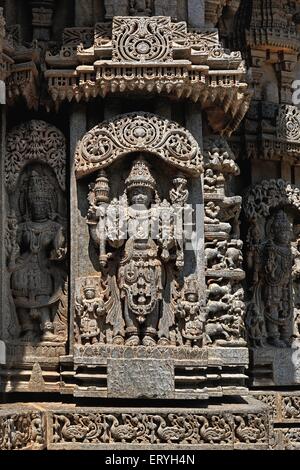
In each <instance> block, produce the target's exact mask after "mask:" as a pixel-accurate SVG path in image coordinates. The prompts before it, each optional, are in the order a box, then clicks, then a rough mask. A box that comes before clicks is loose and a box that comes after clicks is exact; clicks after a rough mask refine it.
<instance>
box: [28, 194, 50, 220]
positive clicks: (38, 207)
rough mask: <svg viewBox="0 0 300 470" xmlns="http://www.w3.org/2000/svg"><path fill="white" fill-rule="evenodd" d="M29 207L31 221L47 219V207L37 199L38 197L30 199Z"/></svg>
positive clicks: (42, 201)
mask: <svg viewBox="0 0 300 470" xmlns="http://www.w3.org/2000/svg"><path fill="white" fill-rule="evenodd" d="M29 206H30V215H31V220H33V221H35V222H38V221H42V220H46V219H48V207H47V203H46V202H45V201H44V200H42V199H39V198H38V197H37V198H36V199H31V200H30V203H29Z"/></svg>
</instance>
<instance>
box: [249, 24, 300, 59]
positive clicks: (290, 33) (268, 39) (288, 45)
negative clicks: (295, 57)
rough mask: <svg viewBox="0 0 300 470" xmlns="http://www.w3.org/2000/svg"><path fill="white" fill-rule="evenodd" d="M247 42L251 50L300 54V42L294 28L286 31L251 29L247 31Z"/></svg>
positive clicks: (291, 27)
mask: <svg viewBox="0 0 300 470" xmlns="http://www.w3.org/2000/svg"><path fill="white" fill-rule="evenodd" d="M246 42H247V45H248V46H249V47H251V49H259V50H264V51H266V50H271V52H277V51H278V50H279V51H283V52H287V53H290V54H295V53H297V52H299V49H300V41H299V38H298V36H297V31H296V28H295V27H294V26H290V27H289V28H286V29H279V28H251V29H250V30H249V31H246Z"/></svg>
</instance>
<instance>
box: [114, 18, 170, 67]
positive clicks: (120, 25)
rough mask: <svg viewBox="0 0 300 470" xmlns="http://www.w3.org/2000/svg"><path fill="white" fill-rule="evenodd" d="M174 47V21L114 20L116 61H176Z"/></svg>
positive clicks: (161, 19)
mask: <svg viewBox="0 0 300 470" xmlns="http://www.w3.org/2000/svg"><path fill="white" fill-rule="evenodd" d="M171 45H172V30H171V20H170V18H167V17H161V18H159V19H157V18H155V19H152V18H126V20H124V19H123V18H122V17H117V18H115V19H114V30H113V61H114V62H153V61H155V62H165V61H172V46H171Z"/></svg>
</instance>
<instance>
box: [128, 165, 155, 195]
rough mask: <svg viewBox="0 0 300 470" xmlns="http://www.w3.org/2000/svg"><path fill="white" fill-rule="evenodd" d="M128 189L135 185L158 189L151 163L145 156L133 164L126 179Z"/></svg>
mask: <svg viewBox="0 0 300 470" xmlns="http://www.w3.org/2000/svg"><path fill="white" fill-rule="evenodd" d="M125 186H126V189H127V190H128V189H132V188H134V187H145V188H150V189H152V190H153V191H154V190H155V189H156V183H155V179H154V178H153V176H152V174H151V172H150V168H149V164H148V163H147V162H146V160H144V158H143V157H140V158H138V159H137V160H136V161H135V162H134V163H133V165H132V168H131V171H130V174H129V176H128V178H127V179H126V181H125Z"/></svg>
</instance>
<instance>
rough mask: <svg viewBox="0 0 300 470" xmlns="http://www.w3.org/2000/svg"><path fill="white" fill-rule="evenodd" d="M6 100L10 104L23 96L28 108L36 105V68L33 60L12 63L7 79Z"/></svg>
mask: <svg viewBox="0 0 300 470" xmlns="http://www.w3.org/2000/svg"><path fill="white" fill-rule="evenodd" d="M6 85H7V102H8V104H9V105H10V106H12V105H14V103H15V102H16V101H17V100H18V99H19V97H23V98H24V99H25V101H26V104H27V106H28V108H29V109H32V108H35V109H37V107H38V70H37V67H36V65H35V63H34V62H25V63H21V64H14V65H13V66H12V68H11V74H10V76H9V77H8V79H7V82H6Z"/></svg>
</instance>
